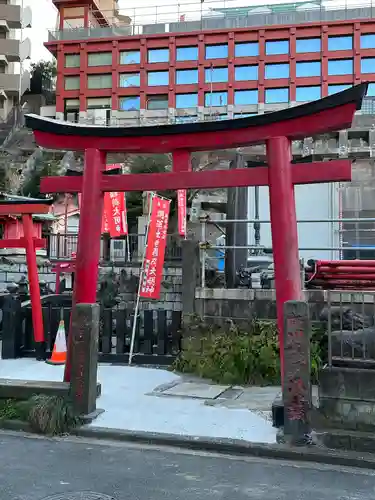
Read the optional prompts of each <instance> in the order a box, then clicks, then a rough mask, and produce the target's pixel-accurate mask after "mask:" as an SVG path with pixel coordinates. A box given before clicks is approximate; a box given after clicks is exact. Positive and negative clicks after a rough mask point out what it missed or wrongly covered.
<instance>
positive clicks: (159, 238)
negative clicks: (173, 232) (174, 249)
mask: <svg viewBox="0 0 375 500" xmlns="http://www.w3.org/2000/svg"><path fill="white" fill-rule="evenodd" d="M170 205H171V202H170V200H165V199H164V198H159V197H158V196H154V197H153V198H152V207H151V217H150V221H149V226H148V233H147V243H146V245H147V246H146V253H145V259H144V262H143V276H142V283H141V288H140V292H139V296H140V297H144V298H145V299H158V298H159V297H160V288H161V281H162V277H163V267H164V257H165V248H166V246H167V231H168V219H169V211H170Z"/></svg>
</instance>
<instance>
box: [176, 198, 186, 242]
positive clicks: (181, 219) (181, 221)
mask: <svg viewBox="0 0 375 500" xmlns="http://www.w3.org/2000/svg"><path fill="white" fill-rule="evenodd" d="M177 206H178V234H180V235H181V236H186V189H178V191H177Z"/></svg>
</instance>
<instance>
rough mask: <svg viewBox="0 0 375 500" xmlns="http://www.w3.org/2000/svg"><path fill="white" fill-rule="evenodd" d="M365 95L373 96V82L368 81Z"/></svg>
mask: <svg viewBox="0 0 375 500" xmlns="http://www.w3.org/2000/svg"><path fill="white" fill-rule="evenodd" d="M367 95H368V96H369V97H374V96H375V83H369V84H368V88H367Z"/></svg>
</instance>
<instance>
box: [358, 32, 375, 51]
mask: <svg viewBox="0 0 375 500" xmlns="http://www.w3.org/2000/svg"><path fill="white" fill-rule="evenodd" d="M361 49H375V34H374V35H371V34H368V35H361Z"/></svg>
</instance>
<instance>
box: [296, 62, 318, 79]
mask: <svg viewBox="0 0 375 500" xmlns="http://www.w3.org/2000/svg"><path fill="white" fill-rule="evenodd" d="M296 76H298V77H301V78H302V77H308V76H320V62H319V61H313V62H298V63H297V64H296Z"/></svg>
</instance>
